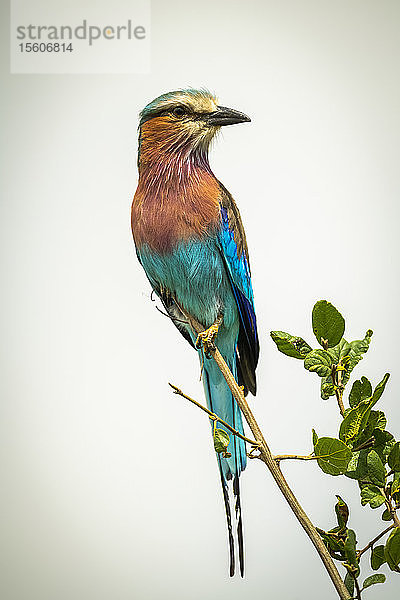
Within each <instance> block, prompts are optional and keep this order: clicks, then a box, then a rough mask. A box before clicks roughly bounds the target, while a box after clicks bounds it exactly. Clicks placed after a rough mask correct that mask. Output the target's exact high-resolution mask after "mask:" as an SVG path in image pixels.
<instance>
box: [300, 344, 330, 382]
mask: <svg viewBox="0 0 400 600" xmlns="http://www.w3.org/2000/svg"><path fill="white" fill-rule="evenodd" d="M332 364H333V361H332V357H331V356H330V354H328V352H326V351H325V350H312V351H311V352H309V353H308V354H307V356H306V357H305V359H304V368H305V369H307V370H308V371H311V372H312V373H317V374H318V375H319V376H320V377H327V376H328V375H329V374H330V372H331V369H332Z"/></svg>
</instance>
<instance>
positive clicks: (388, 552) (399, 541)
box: [385, 527, 400, 573]
mask: <svg viewBox="0 0 400 600" xmlns="http://www.w3.org/2000/svg"><path fill="white" fill-rule="evenodd" d="M385 560H386V562H387V564H388V565H389V568H390V570H391V571H397V572H399V573H400V569H399V563H400V527H395V529H393V531H392V533H391V534H390V535H389V537H388V539H387V542H386V545H385Z"/></svg>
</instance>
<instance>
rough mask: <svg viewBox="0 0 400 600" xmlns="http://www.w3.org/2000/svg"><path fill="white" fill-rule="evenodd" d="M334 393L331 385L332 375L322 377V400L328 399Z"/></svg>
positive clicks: (333, 387)
mask: <svg viewBox="0 0 400 600" xmlns="http://www.w3.org/2000/svg"><path fill="white" fill-rule="evenodd" d="M334 395H335V386H334V385H333V381H332V377H331V376H330V375H329V376H328V377H322V381H321V398H322V400H328V398H330V397H331V396H334Z"/></svg>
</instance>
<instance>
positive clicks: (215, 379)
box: [203, 356, 247, 577]
mask: <svg viewBox="0 0 400 600" xmlns="http://www.w3.org/2000/svg"><path fill="white" fill-rule="evenodd" d="M225 359H226V358H225ZM227 363H228V366H229V368H230V369H231V371H232V373H233V375H234V376H235V378H236V377H237V374H236V357H235V356H233V358H232V359H231V360H227ZM203 385H204V391H205V395H206V400H207V405H208V407H209V409H210V410H211V411H212V412H214V413H215V414H216V415H218V416H219V417H220V418H221V419H223V420H224V421H226V422H227V423H229V425H231V426H232V427H233V428H234V429H236V430H237V431H239V432H240V433H243V424H242V415H241V412H240V409H239V407H238V406H237V404H236V400H235V399H234V398H233V396H232V393H231V391H230V389H229V387H228V384H227V383H226V381H225V379H224V377H223V375H222V374H221V371H220V370H219V368H218V366H217V364H216V363H215V361H213V360H208V359H205V362H204V368H203ZM217 427H218V428H219V429H223V430H224V431H226V433H228V435H229V437H230V442H229V446H228V448H227V452H228V453H229V454H230V455H231V456H230V457H227V458H224V457H223V456H221V454H217V460H218V466H219V471H220V475H221V484H222V492H223V496H224V503H225V512H226V521H227V525H228V540H229V553H230V569H229V573H230V576H231V577H232V576H233V575H234V573H235V542H234V537H233V527H232V516H231V508H230V502H229V488H230V485H229V483H228V482H230V481H232V483H233V485H232V489H233V494H234V503H235V517H236V531H237V541H238V550H239V568H240V574H241V576H242V577H243V574H244V545H243V525H242V512H241V504H240V487H239V477H240V473H241V472H242V471H243V470H244V469H245V467H246V462H247V458H246V446H245V442H244V441H243V440H242V439H240V438H238V437H237V436H235V435H233V434H232V433H231V432H230V431H229V430H228V429H226V428H225V427H224V426H223V425H222V424H221V423H217Z"/></svg>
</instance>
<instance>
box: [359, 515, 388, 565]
mask: <svg viewBox="0 0 400 600" xmlns="http://www.w3.org/2000/svg"><path fill="white" fill-rule="evenodd" d="M393 527H394V523H392V524H391V525H389V527H386V529H385V530H384V531H382V532H381V533H380V534H379V535H377V536H376V537H375V538H374V539H373V540H371V541H370V542H369V544H367V545H366V546H365V548H363V549H362V550H360V551H359V552H357V556H358V558H360V556H362V555H363V554H364V552H366V551H367V550H369V549H370V548H372V547H373V546H374V544H376V542H378V541H379V540H380V539H381V537H383V536H384V535H385V534H386V533H387V532H388V531H390V530H391V529H393Z"/></svg>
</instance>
